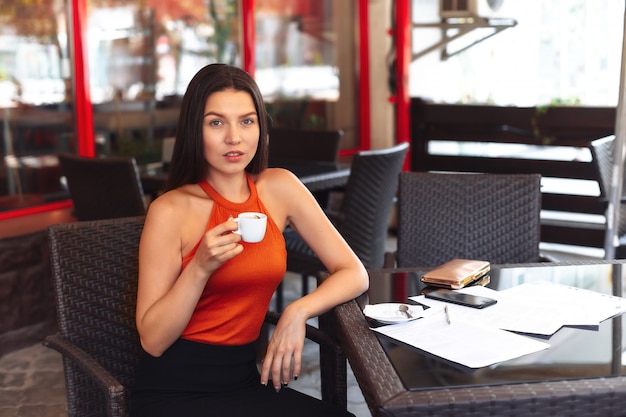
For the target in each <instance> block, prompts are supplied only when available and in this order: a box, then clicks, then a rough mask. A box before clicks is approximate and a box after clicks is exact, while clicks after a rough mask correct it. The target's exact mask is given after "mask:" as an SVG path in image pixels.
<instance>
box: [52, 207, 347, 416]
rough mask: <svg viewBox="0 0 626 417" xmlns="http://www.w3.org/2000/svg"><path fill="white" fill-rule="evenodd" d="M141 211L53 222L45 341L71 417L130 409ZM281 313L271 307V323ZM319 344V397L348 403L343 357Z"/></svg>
mask: <svg viewBox="0 0 626 417" xmlns="http://www.w3.org/2000/svg"><path fill="white" fill-rule="evenodd" d="M143 220H144V219H143V217H132V218H120V219H108V220H99V221H88V222H77V223H71V224H63V225H53V226H51V227H50V228H49V245H50V253H51V263H52V272H53V278H54V286H55V293H56V302H57V314H58V322H59V331H58V333H57V334H55V335H51V336H48V337H46V339H45V340H44V342H43V344H44V345H45V346H47V347H50V348H52V349H55V350H57V351H59V352H60V353H61V354H62V356H63V365H64V370H65V380H66V388H67V399H68V414H69V416H70V417H91V416H108V417H118V416H119V417H122V416H127V415H128V403H127V401H128V398H127V396H128V387H129V386H131V385H132V383H133V379H134V372H135V367H136V364H137V362H138V359H139V356H140V352H141V347H140V343H139V337H138V334H137V331H136V328H135V302H136V293H137V273H138V265H137V264H138V261H137V253H138V245H139V238H140V235H141V231H142V228H143ZM277 319H278V315H276V314H272V313H268V315H267V317H266V322H267V323H276V321H277ZM307 337H308V338H309V339H311V340H313V341H315V342H317V343H319V344H320V372H321V382H322V387H321V388H322V399H323V400H324V401H329V402H331V403H333V404H335V405H337V406H340V407H343V408H346V406H347V380H346V362H345V357H344V356H343V354H342V352H341V350H340V349H339V347H338V346H337V345H336V344H335V343H334V342H333V341H332V340H331V339H330V338H329V337H327V336H326V335H325V334H323V333H322V332H320V331H319V330H318V329H316V328H313V327H310V326H309V327H308V328H307Z"/></svg>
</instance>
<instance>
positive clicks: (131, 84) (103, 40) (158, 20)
mask: <svg viewBox="0 0 626 417" xmlns="http://www.w3.org/2000/svg"><path fill="white" fill-rule="evenodd" d="M96 3H98V4H97V5H96V6H95V7H94V8H93V10H92V11H91V12H90V15H89V25H88V27H89V65H90V85H91V94H92V102H93V103H94V125H95V129H96V152H97V153H98V154H100V155H109V154H112V155H123V156H134V157H135V158H136V159H137V162H138V163H139V164H140V165H146V164H152V163H158V162H159V161H160V158H161V144H162V141H163V139H164V138H166V137H171V136H173V135H174V134H175V129H176V122H177V119H178V106H179V101H180V97H182V95H183V94H184V92H185V89H186V87H187V84H188V83H189V81H190V80H191V77H192V76H193V75H194V74H195V73H196V72H197V70H198V69H199V68H201V67H203V66H205V65H207V64H210V63H214V62H226V63H230V64H235V65H240V64H241V62H240V61H241V60H240V53H239V50H240V47H239V9H238V5H239V2H238V1H237V0H209V1H207V0H194V1H187V2H180V1H173V0H147V1H143V2H137V1H129V2H127V4H124V5H120V4H119V2H118V3H116V4H115V5H111V2H109V1H104V0H100V1H99V2H96Z"/></svg>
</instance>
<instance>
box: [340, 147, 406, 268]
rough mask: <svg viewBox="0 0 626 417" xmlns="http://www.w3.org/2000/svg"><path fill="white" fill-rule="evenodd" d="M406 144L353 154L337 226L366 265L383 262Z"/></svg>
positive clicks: (372, 265)
mask: <svg viewBox="0 0 626 417" xmlns="http://www.w3.org/2000/svg"><path fill="white" fill-rule="evenodd" d="M408 147H409V145H408V143H402V144H400V145H396V146H393V147H390V148H386V149H379V150H372V151H362V152H359V153H357V154H356V155H355V156H354V159H353V161H352V167H351V170H350V178H349V179H348V184H347V185H346V191H345V193H344V197H343V200H342V203H341V209H340V214H339V221H338V224H337V227H338V229H339V232H340V233H341V235H342V236H343V237H344V239H346V241H347V242H348V244H349V245H350V247H351V248H352V250H354V252H355V253H356V254H357V256H358V257H359V259H360V260H361V262H363V265H365V267H366V268H380V267H382V266H383V264H384V259H385V245H386V242H387V231H388V228H389V216H390V215H391V209H392V207H393V205H394V200H395V197H396V191H397V189H398V174H400V171H401V170H402V165H403V164H404V159H405V157H406V153H407V150H408Z"/></svg>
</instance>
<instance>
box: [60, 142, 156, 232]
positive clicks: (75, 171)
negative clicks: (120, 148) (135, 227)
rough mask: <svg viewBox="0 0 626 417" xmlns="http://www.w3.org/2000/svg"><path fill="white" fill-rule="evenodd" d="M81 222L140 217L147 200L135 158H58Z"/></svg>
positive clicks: (71, 156) (69, 155)
mask: <svg viewBox="0 0 626 417" xmlns="http://www.w3.org/2000/svg"><path fill="white" fill-rule="evenodd" d="M58 158H59V164H60V166H61V175H63V176H64V177H65V179H66V181H67V187H68V189H69V192H70V196H71V198H72V201H73V202H74V215H75V216H76V217H77V218H78V220H99V219H110V218H118V217H132V216H141V215H144V214H145V212H146V201H145V196H144V193H143V187H142V185H141V180H140V177H139V169H138V168H137V163H136V161H135V158H132V157H128V158H127V157H107V158H85V157H80V156H76V155H71V154H60V155H58Z"/></svg>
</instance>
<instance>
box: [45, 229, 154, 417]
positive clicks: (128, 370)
mask: <svg viewBox="0 0 626 417" xmlns="http://www.w3.org/2000/svg"><path fill="white" fill-rule="evenodd" d="M143 220H144V219H143V217H133V218H122V219H109V220H101V221H90V222H78V223H71V224H63V225H54V226H51V227H50V228H49V245H50V256H51V264H52V274H53V279H54V287H55V293H56V302H57V315H58V322H59V330H58V335H57V336H58V337H60V338H61V339H62V340H63V341H65V342H67V343H68V345H67V349H73V351H70V352H62V353H68V355H67V356H66V355H64V357H63V359H64V360H63V364H64V369H65V379H66V387H67V398H68V414H69V416H80V417H90V416H107V415H109V414H108V412H107V410H109V411H111V410H112V411H113V415H116V416H124V415H126V404H127V402H126V400H127V398H126V396H127V389H126V388H125V387H128V386H130V384H131V383H132V382H133V378H134V370H135V367H136V364H137V362H138V359H139V356H140V352H141V347H140V343H139V336H138V334H137V330H136V327H135V302H136V298H137V274H138V261H137V254H138V247H139V238H140V235H141V231H142V229H143ZM75 355H79V356H80V355H87V356H88V357H89V358H90V359H91V360H93V361H95V362H97V365H98V366H99V367H101V368H102V372H101V373H98V374H96V375H90V374H88V373H86V372H85V368H83V367H82V366H81V364H80V363H79V362H77V361H74V360H72V359H70V358H71V357H72V356H75ZM95 381H97V383H96V382H95ZM100 384H106V385H108V386H109V388H108V392H109V397H107V396H106V395H103V393H102V389H101V388H99V385H100ZM107 404H108V406H107Z"/></svg>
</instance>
